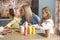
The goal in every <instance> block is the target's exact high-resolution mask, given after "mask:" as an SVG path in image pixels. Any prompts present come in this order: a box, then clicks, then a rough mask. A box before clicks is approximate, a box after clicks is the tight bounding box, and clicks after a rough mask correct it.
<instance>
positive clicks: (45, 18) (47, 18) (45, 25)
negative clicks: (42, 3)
mask: <svg viewBox="0 0 60 40" xmlns="http://www.w3.org/2000/svg"><path fill="white" fill-rule="evenodd" d="M53 26H54V23H53V20H52V18H51V12H50V9H49V8H48V7H44V8H43V9H42V20H41V22H40V23H39V26H38V25H36V26H35V27H36V28H40V29H42V30H50V33H51V34H54V30H53Z"/></svg>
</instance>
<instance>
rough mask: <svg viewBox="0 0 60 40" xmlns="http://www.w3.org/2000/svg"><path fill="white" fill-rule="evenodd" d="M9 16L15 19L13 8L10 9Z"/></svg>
mask: <svg viewBox="0 0 60 40" xmlns="http://www.w3.org/2000/svg"><path fill="white" fill-rule="evenodd" d="M9 15H10V16H11V17H14V16H15V14H14V10H13V8H10V9H9Z"/></svg>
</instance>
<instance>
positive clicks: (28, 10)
mask: <svg viewBox="0 0 60 40" xmlns="http://www.w3.org/2000/svg"><path fill="white" fill-rule="evenodd" d="M24 10H25V17H26V18H27V21H28V22H30V21H31V19H32V16H33V13H32V10H31V8H30V5H25V6H24Z"/></svg>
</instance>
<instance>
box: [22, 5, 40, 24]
mask: <svg viewBox="0 0 60 40" xmlns="http://www.w3.org/2000/svg"><path fill="white" fill-rule="evenodd" d="M21 10H22V12H21V15H22V14H24V15H23V18H22V19H23V20H24V22H25V21H28V22H29V24H38V23H39V22H40V18H39V16H37V15H36V14H34V13H33V12H32V10H31V8H30V5H23V8H22V9H21ZM22 22H23V21H22ZM24 22H23V23H24Z"/></svg>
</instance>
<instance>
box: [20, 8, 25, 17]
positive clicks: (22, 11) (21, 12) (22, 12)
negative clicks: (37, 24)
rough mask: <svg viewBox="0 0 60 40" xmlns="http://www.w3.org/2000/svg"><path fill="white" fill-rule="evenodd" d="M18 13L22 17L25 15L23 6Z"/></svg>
mask: <svg viewBox="0 0 60 40" xmlns="http://www.w3.org/2000/svg"><path fill="white" fill-rule="evenodd" d="M20 14H21V16H22V17H23V16H24V15H25V11H24V8H23V7H22V8H21V10H20Z"/></svg>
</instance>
